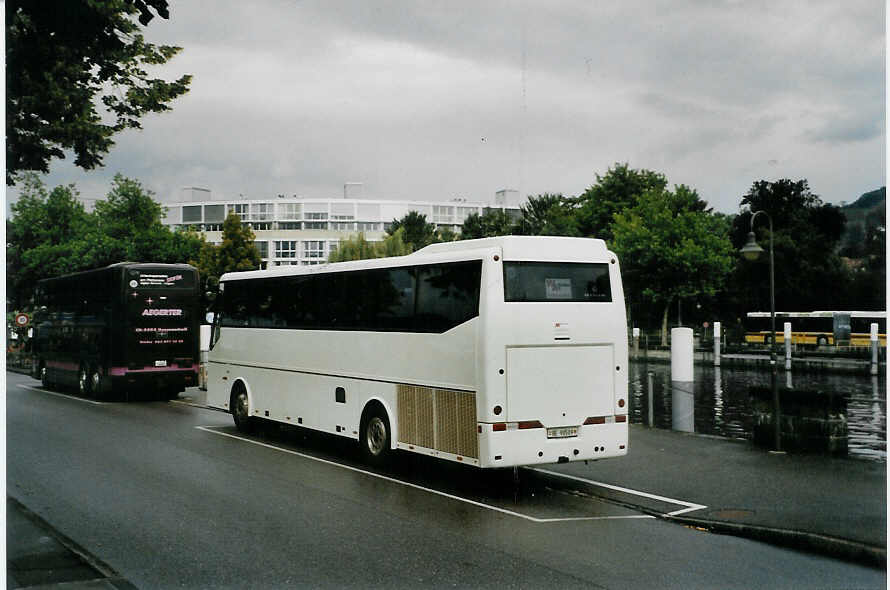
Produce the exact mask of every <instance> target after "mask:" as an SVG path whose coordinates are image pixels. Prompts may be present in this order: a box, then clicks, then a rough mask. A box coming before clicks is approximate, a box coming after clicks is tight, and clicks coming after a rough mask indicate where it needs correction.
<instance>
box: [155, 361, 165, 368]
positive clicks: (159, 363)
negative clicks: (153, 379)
mask: <svg viewBox="0 0 890 590" xmlns="http://www.w3.org/2000/svg"><path fill="white" fill-rule="evenodd" d="M155 366H156V367H166V366H167V361H155Z"/></svg>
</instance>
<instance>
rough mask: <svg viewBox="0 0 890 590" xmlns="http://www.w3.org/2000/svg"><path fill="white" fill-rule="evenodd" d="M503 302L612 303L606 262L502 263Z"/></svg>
mask: <svg viewBox="0 0 890 590" xmlns="http://www.w3.org/2000/svg"><path fill="white" fill-rule="evenodd" d="M504 301H506V302H520V301H526V302H545V301H550V302H562V303H572V302H601V303H609V302H611V301H612V289H611V285H610V284H609V267H608V265H607V264H606V263H578V262H506V261H505V262H504Z"/></svg>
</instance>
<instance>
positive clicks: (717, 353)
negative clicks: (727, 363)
mask: <svg viewBox="0 0 890 590" xmlns="http://www.w3.org/2000/svg"><path fill="white" fill-rule="evenodd" d="M714 366H715V367H719V366H720V322H714Z"/></svg>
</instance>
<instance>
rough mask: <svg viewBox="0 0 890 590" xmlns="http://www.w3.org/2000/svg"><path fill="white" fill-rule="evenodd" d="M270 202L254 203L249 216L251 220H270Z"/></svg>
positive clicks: (271, 215) (271, 216) (271, 207)
mask: <svg viewBox="0 0 890 590" xmlns="http://www.w3.org/2000/svg"><path fill="white" fill-rule="evenodd" d="M272 209H273V204H272V203H254V204H253V207H252V208H251V212H250V218H251V219H252V220H253V221H272V218H273V217H274V216H273V214H272Z"/></svg>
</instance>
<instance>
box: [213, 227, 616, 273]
mask: <svg viewBox="0 0 890 590" xmlns="http://www.w3.org/2000/svg"><path fill="white" fill-rule="evenodd" d="M492 249H499V250H500V253H501V255H502V256H503V257H504V260H508V261H509V260H523V261H558V262H585V261H592V260H601V261H604V262H605V261H606V260H608V258H609V257H613V256H614V254H612V253H611V252H609V251H608V249H607V248H606V243H605V242H604V241H603V240H598V239H592V238H565V237H557V236H500V237H494V238H480V239H476V240H459V241H456V242H442V243H439V244H431V245H429V246H427V247H425V248H421V249H420V250H418V251H417V252H414V253H412V254H408V255H407V256H393V257H389V258H368V259H365V260H352V261H348V262H332V263H328V264H317V265H311V266H296V265H292V266H277V267H273V268H270V269H267V270H249V271H242V272H229V273H225V274H224V275H223V276H221V277H220V279H219V280H220V282H223V281H232V280H243V279H258V278H269V277H277V276H290V275H302V274H314V273H325V272H339V271H347V270H363V269H373V268H389V267H394V266H413V265H416V264H424V263H428V262H447V261H448V260H449V259H454V260H467V259H471V258H481V257H482V256H485V255H486V254H487V253H488V252H490V251H491V250H492Z"/></svg>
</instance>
